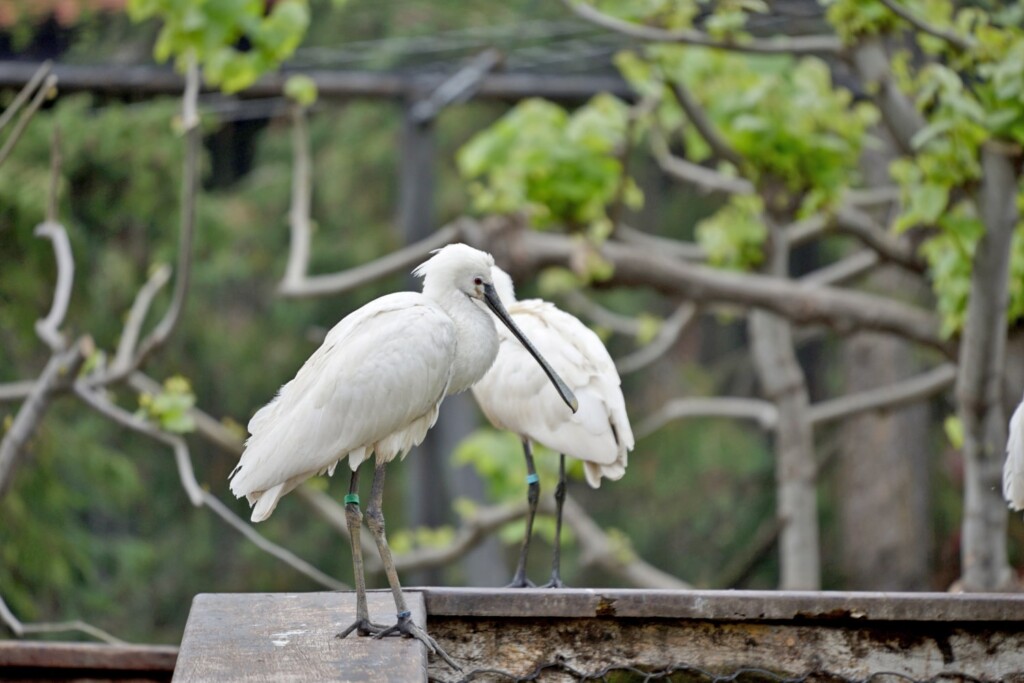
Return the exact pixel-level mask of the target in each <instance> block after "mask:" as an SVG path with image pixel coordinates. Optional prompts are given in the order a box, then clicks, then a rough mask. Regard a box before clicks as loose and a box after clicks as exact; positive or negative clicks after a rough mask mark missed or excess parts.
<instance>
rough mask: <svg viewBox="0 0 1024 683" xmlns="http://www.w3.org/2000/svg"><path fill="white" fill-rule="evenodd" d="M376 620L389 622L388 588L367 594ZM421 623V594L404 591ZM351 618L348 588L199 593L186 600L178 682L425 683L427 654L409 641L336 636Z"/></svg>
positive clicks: (423, 618) (423, 616)
mask: <svg viewBox="0 0 1024 683" xmlns="http://www.w3.org/2000/svg"><path fill="white" fill-rule="evenodd" d="M367 597H368V603H369V610H370V618H371V620H372V621H373V622H374V623H378V624H393V623H395V603H394V601H393V600H392V597H391V593H390V592H371V593H369V594H368V596H367ZM406 599H407V600H408V603H409V609H410V610H411V611H412V618H413V621H414V622H415V623H416V624H417V625H418V626H420V627H421V628H424V627H425V625H426V610H425V608H424V605H423V598H422V596H420V595H418V594H415V593H411V594H409V595H407V596H406ZM354 620H355V594H354V593H338V592H335V593H328V592H320V593H204V594H200V595H197V596H196V597H195V599H194V600H193V601H192V611H191V612H190V613H189V617H188V622H187V623H186V624H185V634H184V636H183V637H182V640H181V651H180V652H179V654H178V663H177V666H176V667H175V670H174V681H175V682H176V683H196V682H199V681H223V682H224V683H229V682H241V681H296V682H297V683H298V682H302V681H381V682H393V683H414V682H415V681H426V675H427V651H426V648H425V647H424V645H423V644H422V643H420V642H419V641H417V640H412V639H408V638H383V639H375V638H369V637H360V636H357V635H355V634H352V635H350V636H348V637H347V638H344V639H338V638H336V637H335V636H336V635H337V634H338V632H340V631H343V630H344V629H345V628H346V627H347V626H348V625H349V624H351V623H352V622H353V621H354Z"/></svg>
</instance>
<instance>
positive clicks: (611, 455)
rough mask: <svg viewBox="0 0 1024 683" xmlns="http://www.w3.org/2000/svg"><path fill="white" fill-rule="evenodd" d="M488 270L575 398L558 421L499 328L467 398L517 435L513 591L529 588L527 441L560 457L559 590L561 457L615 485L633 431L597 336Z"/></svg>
mask: <svg viewBox="0 0 1024 683" xmlns="http://www.w3.org/2000/svg"><path fill="white" fill-rule="evenodd" d="M491 272H492V274H493V278H494V287H495V289H497V291H498V295H499V296H500V297H501V300H502V303H504V304H505V306H506V308H507V309H508V312H509V314H510V315H511V316H512V319H513V320H515V322H516V324H517V325H519V327H520V329H522V330H523V332H524V333H525V334H526V335H527V336H528V337H529V338H530V339H531V340H532V341H533V342H534V343H535V344H536V345H537V348H538V350H539V351H540V352H541V353H542V354H543V355H544V357H545V358H547V359H548V360H549V361H550V362H551V365H552V367H553V368H554V369H555V371H556V372H557V373H558V374H559V375H561V376H562V377H564V378H565V380H566V381H567V382H568V383H569V386H570V387H571V388H572V390H573V391H574V392H575V393H576V397H577V398H578V399H579V410H578V411H576V413H575V414H574V415H573V416H572V417H571V418H570V419H565V417H564V416H560V415H559V412H560V411H559V410H558V408H559V406H558V403H559V401H560V399H559V396H558V393H557V392H555V391H553V390H551V389H550V388H549V387H547V386H545V385H546V384H547V381H546V378H545V377H544V375H543V374H542V373H541V372H539V370H538V369H537V368H536V367H534V365H533V364H532V363H524V360H525V359H526V357H525V355H524V353H525V352H524V350H523V348H522V346H521V345H519V344H517V343H516V342H515V340H514V339H513V338H512V337H511V335H509V334H507V333H506V332H505V331H504V330H499V336H500V337H501V344H500V346H499V348H498V357H497V358H496V359H495V361H494V364H493V365H492V366H491V369H490V370H489V371H488V372H487V374H486V375H484V377H483V379H481V380H480V381H479V382H477V383H476V384H475V385H474V386H473V396H475V397H476V400H477V403H479V405H480V408H481V410H483V412H484V414H485V415H486V416H487V419H488V420H490V422H491V424H493V425H494V426H495V427H497V428H498V429H505V430H508V431H510V432H514V433H515V434H517V435H519V437H520V438H521V439H522V441H523V452H524V454H525V456H526V470H527V476H526V481H527V484H528V485H529V488H528V494H527V498H528V501H529V504H530V512H529V516H528V517H527V521H526V537H525V538H524V540H523V547H522V550H521V551H520V554H519V563H518V565H517V567H516V573H515V576H514V577H513V579H512V583H511V584H509V585H510V586H512V587H524V586H528V585H530V582H529V580H528V579H527V578H526V559H527V555H528V554H529V551H530V536H531V533H532V531H533V518H534V516H535V514H536V512H537V500H538V498H539V496H540V484H539V482H538V479H537V472H536V469H535V468H534V462H533V452H532V449H531V446H530V443H531V441H536V442H538V443H541V444H543V445H545V446H547V447H548V448H550V449H552V450H554V451H557V452H558V453H559V454H560V455H559V481H558V488H557V489H556V490H555V504H556V509H557V515H556V520H555V550H554V557H553V560H552V563H551V581H550V582H549V583H548V584H547V585H548V586H552V587H561V586H562V585H563V584H562V579H561V568H560V564H561V529H562V505H563V503H564V501H565V486H566V483H565V456H566V455H571V456H572V457H574V458H578V459H580V460H582V461H583V467H584V471H585V473H586V477H587V482H588V483H589V484H590V485H591V486H592V487H594V488H597V487H599V486H600V485H601V477H607V478H609V479H613V480H615V479H620V478H621V477H622V475H623V474H625V472H626V464H627V459H628V455H629V451H630V450H632V449H633V430H632V428H631V427H630V425H629V417H628V416H627V415H626V402H625V399H623V397H622V388H621V384H622V381H621V380H620V379H619V373H618V372H617V371H616V370H615V363H614V362H613V361H612V359H611V356H609V355H608V350H607V349H605V347H604V344H602V343H601V340H600V339H599V338H598V336H597V335H596V334H594V332H593V331H591V330H590V329H589V328H588V327H587V326H586V325H584V324H583V323H581V322H580V321H579V320H577V319H576V318H575V317H574V316H572V315H570V314H569V313H566V312H565V311H562V310H560V309H559V308H558V307H557V306H555V305H554V304H552V303H549V302H547V301H543V300H541V299H528V300H525V301H516V298H515V291H514V289H513V287H512V279H511V278H510V277H509V276H508V274H507V273H505V271H503V270H501V269H500V268H498V267H497V266H495V267H494V268H492V269H491Z"/></svg>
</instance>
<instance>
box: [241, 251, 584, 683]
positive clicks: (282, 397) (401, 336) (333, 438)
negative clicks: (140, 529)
mask: <svg viewBox="0 0 1024 683" xmlns="http://www.w3.org/2000/svg"><path fill="white" fill-rule="evenodd" d="M493 265H494V259H493V258H491V256H490V254H486V253H484V252H482V251H477V250H476V249H473V248H471V247H468V246H466V245H463V244H453V245H449V246H447V247H444V248H443V249H439V250H438V251H436V252H435V253H434V256H433V257H432V258H430V259H429V260H428V261H426V262H425V263H423V264H421V265H420V266H419V267H417V268H416V269H415V270H414V271H413V273H414V274H415V275H417V276H421V277H423V293H422V294H421V293H417V292H400V293H395V294H388V295H386V296H382V297H380V298H379V299H376V300H374V301H371V302H370V303H368V304H366V305H365V306H363V307H362V308H360V309H358V310H356V311H354V312H353V313H351V314H350V315H348V316H346V317H345V318H344V319H343V320H341V322H339V323H338V324H337V325H335V326H334V328H333V329H332V330H331V331H330V332H329V333H328V334H327V338H326V339H325V340H324V343H323V345H322V346H321V347H320V348H319V349H317V350H316V352H314V353H313V355H312V356H310V358H309V359H308V360H307V361H306V363H305V364H304V365H303V366H302V368H301V369H300V370H299V372H298V374H297V375H296V376H295V378H294V379H292V380H291V381H290V382H288V383H287V384H285V385H284V386H283V387H281V390H280V391H279V392H278V394H277V396H276V397H275V398H274V399H273V400H272V401H271V402H270V403H268V404H267V405H265V406H264V407H263V408H261V409H260V410H259V411H257V412H256V414H255V415H254V416H253V418H252V420H250V422H249V432H250V433H251V436H250V437H249V440H248V441H247V442H246V448H245V452H244V453H242V457H241V459H240V460H239V461H238V466H237V467H235V469H234V471H233V472H232V473H231V492H232V493H234V494H235V496H237V497H239V498H240V497H242V496H245V497H246V498H247V499H248V500H249V504H250V505H252V506H253V511H252V521H254V522H259V521H262V520H264V519H266V518H267V517H269V516H270V514H271V513H272V512H273V511H274V508H275V507H276V505H277V503H278V501H279V500H280V499H281V497H282V496H283V495H285V494H286V493H288V492H289V491H291V490H293V489H294V488H295V487H296V486H298V485H299V484H300V483H302V482H303V481H305V480H306V479H308V478H309V477H312V476H314V475H317V474H323V473H325V472H326V473H328V474H333V472H334V468H335V466H336V465H337V464H338V462H339V461H341V460H343V459H345V458H348V464H349V466H350V467H351V469H352V478H351V481H350V484H349V493H348V495H347V496H345V516H346V522H347V525H348V528H349V532H350V535H351V542H352V561H353V565H354V570H355V584H356V620H355V622H354V623H353V624H352V625H351V626H349V627H348V628H347V629H345V631H343V632H342V633H340V634H338V635H339V637H341V638H344V637H345V636H347V635H348V634H349V633H351V632H352V631H356V632H357V633H358V634H359V635H374V636H376V637H382V636H385V635H392V634H396V633H400V634H403V635H406V636H410V637H415V638H418V639H419V640H421V641H423V642H424V643H425V644H426V645H427V647H428V649H430V650H431V651H432V652H436V653H437V654H439V655H440V656H442V657H443V658H444V659H445V661H447V662H448V663H449V664H450V665H451V666H453V667H455V668H458V667H457V666H456V665H455V663H454V662H452V661H451V659H450V658H449V657H448V655H447V654H446V653H444V651H443V650H442V649H441V648H440V647H439V646H438V645H437V643H436V642H434V640H433V639H432V638H430V636H428V635H427V634H425V633H423V632H422V631H421V630H420V629H419V628H418V627H416V625H415V624H414V623H413V622H412V620H411V614H410V612H409V610H408V607H407V606H406V603H405V599H404V597H403V595H402V588H401V585H400V584H399V581H398V575H397V573H396V571H395V568H394V563H393V561H392V559H391V550H390V549H389V547H388V543H387V539H386V537H385V535H384V515H383V514H382V512H381V500H382V497H383V489H384V472H385V466H386V465H387V463H388V462H390V461H391V460H394V459H395V458H396V457H404V455H405V453H407V452H408V451H409V449H410V448H412V447H413V446H415V445H417V444H419V443H420V442H421V441H422V440H423V438H424V436H425V435H426V433H427V430H429V429H430V427H431V426H433V424H434V422H435V420H437V414H438V407H439V406H440V404H441V401H442V400H443V399H444V397H445V396H446V395H447V394H453V393H457V392H460V391H465V390H466V389H468V388H469V387H470V386H472V385H473V384H474V383H475V382H476V381H477V380H478V379H480V377H482V376H483V374H484V373H485V372H486V371H487V369H488V368H489V367H490V365H491V363H492V362H493V361H494V358H495V356H496V354H497V352H498V334H497V331H496V330H495V325H494V322H493V320H492V318H491V317H490V316H489V315H488V314H487V312H486V311H485V310H483V309H482V308H481V307H478V306H477V305H476V304H475V303H474V300H476V301H480V302H482V303H484V304H486V305H487V306H488V307H489V308H490V310H491V311H493V313H494V315H495V316H496V317H497V318H498V319H499V320H501V321H502V322H503V323H505V325H506V326H508V328H509V329H510V330H511V332H512V334H514V335H515V336H516V337H518V338H519V339H520V340H521V341H522V343H523V344H524V345H525V347H526V348H527V349H528V350H529V352H530V353H531V354H532V355H533V357H534V358H535V359H536V361H537V362H538V363H539V364H540V366H541V367H542V368H543V370H544V372H545V373H546V374H547V376H548V377H550V379H551V381H552V382H553V383H554V385H555V387H556V388H557V392H556V394H557V395H560V396H561V397H562V400H564V401H565V403H566V404H568V405H569V407H570V408H571V409H572V410H575V409H576V399H575V397H574V396H573V394H572V391H570V390H569V388H568V387H567V386H566V385H565V383H564V382H563V381H562V380H561V379H560V378H559V377H558V376H557V375H556V374H555V373H554V372H553V371H552V370H551V368H550V366H548V364H547V363H546V362H545V361H544V359H543V358H542V357H541V356H540V354H538V353H537V351H536V350H535V349H534V348H533V347H532V345H531V344H530V342H529V341H528V340H527V339H526V337H524V336H523V333H522V332H521V331H519V329H518V328H516V326H515V323H513V322H512V320H511V318H510V317H509V315H508V313H507V312H506V311H505V309H504V307H503V306H502V304H501V300H500V299H499V298H498V295H497V293H496V292H495V290H494V286H493V283H492V279H491V267H492V266H493ZM559 412H560V413H562V415H563V419H564V418H565V417H567V416H568V415H569V413H568V411H565V409H564V408H562V409H561V410H560V411H559ZM554 419H558V418H557V416H555V417H554ZM371 453H373V454H374V455H375V466H374V474H373V486H372V488H371V493H370V500H369V503H368V505H367V510H366V517H367V526H368V527H369V529H370V532H371V533H372V534H373V537H374V540H375V541H376V544H377V550H378V551H379V553H380V557H381V561H382V563H383V565H384V570H385V572H386V573H387V577H388V583H389V584H390V586H391V591H392V593H393V595H394V599H395V606H396V607H397V609H398V622H397V623H396V624H395V625H394V626H390V627H385V626H379V625H377V624H374V623H372V622H371V621H370V618H369V612H368V610H367V605H366V583H365V580H364V578H363V560H362V550H361V546H360V543H359V530H360V524H361V522H362V514H361V513H360V511H359V496H358V483H359V465H360V464H361V463H362V462H363V461H364V460H366V459H367V458H368V457H369V456H370V454H371Z"/></svg>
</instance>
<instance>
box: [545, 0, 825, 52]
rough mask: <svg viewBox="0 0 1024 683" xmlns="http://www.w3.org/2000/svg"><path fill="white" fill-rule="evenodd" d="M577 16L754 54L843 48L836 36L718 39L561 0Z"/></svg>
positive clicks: (654, 38) (631, 31) (637, 34)
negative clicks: (633, 19)
mask: <svg viewBox="0 0 1024 683" xmlns="http://www.w3.org/2000/svg"><path fill="white" fill-rule="evenodd" d="M563 4H565V5H566V6H567V7H568V8H569V9H570V10H572V11H573V13H574V14H576V16H578V17H581V18H583V19H586V20H587V21H589V22H591V23H593V24H596V25H598V26H601V27H602V28H606V29H609V30H612V31H616V32H617V33H622V34H624V35H627V36H630V37H632V38H638V39H640V40H644V41H647V42H652V43H684V44H687V45H699V46H702V47H713V48H721V49H723V50H732V51H735V52H749V53H755V54H832V55H835V54H840V53H841V52H842V51H843V44H842V41H840V40H839V38H837V37H836V36H832V35H821V36H793V37H781V36H780V37H775V38H771V39H758V38H752V39H750V40H746V41H744V42H738V41H721V40H715V39H714V38H711V37H710V36H708V35H707V34H706V33H702V32H700V31H695V30H679V31H670V30H666V29H662V28H655V27H653V26H643V25H641V24H634V23H632V22H629V21H623V20H622V19H618V18H616V17H613V16H609V15H607V14H604V13H603V12H600V11H598V10H597V9H595V8H594V7H592V6H591V5H588V4H587V3H586V2H582V1H580V0H563Z"/></svg>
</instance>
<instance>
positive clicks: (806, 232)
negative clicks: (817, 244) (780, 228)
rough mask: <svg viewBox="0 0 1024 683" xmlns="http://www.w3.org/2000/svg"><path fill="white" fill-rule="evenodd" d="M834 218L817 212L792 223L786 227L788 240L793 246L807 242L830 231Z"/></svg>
mask: <svg viewBox="0 0 1024 683" xmlns="http://www.w3.org/2000/svg"><path fill="white" fill-rule="evenodd" d="M831 223H832V220H831V218H830V216H828V215H827V214H821V213H819V214H816V215H814V216H810V217H808V218H804V219H802V220H799V221H797V222H796V223H790V224H789V225H787V226H786V227H785V231H786V240H787V242H788V243H789V244H790V245H791V246H799V245H801V244H806V243H807V242H810V241H811V240H814V239H817V238H818V237H820V236H821V235H822V234H823V233H825V232H827V231H828V228H829V226H830V225H831Z"/></svg>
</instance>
